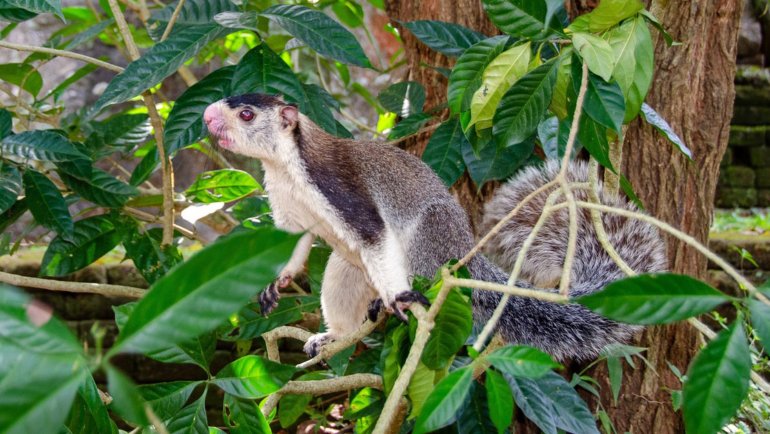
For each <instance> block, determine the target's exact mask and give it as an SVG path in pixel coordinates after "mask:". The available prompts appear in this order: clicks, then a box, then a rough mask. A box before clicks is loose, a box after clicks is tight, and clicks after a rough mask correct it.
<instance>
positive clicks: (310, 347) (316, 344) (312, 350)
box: [302, 333, 334, 358]
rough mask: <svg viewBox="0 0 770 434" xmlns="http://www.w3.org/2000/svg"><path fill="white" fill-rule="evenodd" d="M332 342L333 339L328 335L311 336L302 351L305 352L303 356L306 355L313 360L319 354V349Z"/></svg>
mask: <svg viewBox="0 0 770 434" xmlns="http://www.w3.org/2000/svg"><path fill="white" fill-rule="evenodd" d="M333 340H334V337H333V336H332V335H330V334H329V333H319V334H317V335H313V336H311V337H310V339H308V340H307V342H306V343H305V346H304V347H303V348H302V349H303V350H304V351H305V354H307V355H308V357H310V358H313V357H315V356H317V355H318V354H320V352H321V347H323V346H324V345H326V344H328V343H329V342H331V341H333Z"/></svg>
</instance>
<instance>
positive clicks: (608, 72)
mask: <svg viewBox="0 0 770 434" xmlns="http://www.w3.org/2000/svg"><path fill="white" fill-rule="evenodd" d="M572 44H573V45H574V47H575V50H577V52H578V53H580V56H581V57H582V58H583V61H584V62H586V63H588V70H589V71H591V72H593V73H594V74H596V75H598V76H599V77H601V78H602V79H603V80H604V81H610V79H611V78H612V71H613V69H614V68H615V56H614V55H613V52H612V47H610V44H609V43H608V42H607V41H605V40H604V39H602V38H600V37H598V36H594V35H591V34H589V33H575V34H574V35H573V37H572Z"/></svg>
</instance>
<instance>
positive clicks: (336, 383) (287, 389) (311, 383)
mask: <svg viewBox="0 0 770 434" xmlns="http://www.w3.org/2000/svg"><path fill="white" fill-rule="evenodd" d="M362 387H373V388H375V389H380V390H381V389H382V377H380V376H379V375H374V374H352V375H346V376H344V377H337V378H329V379H326V380H308V381H289V382H288V383H286V384H285V385H284V386H283V387H282V388H281V389H280V390H278V391H277V392H275V393H273V394H272V395H270V396H268V397H267V399H266V400H265V403H264V405H263V406H262V414H264V415H265V416H267V415H269V414H270V413H272V412H273V410H274V409H275V407H276V406H277V405H278V401H280V400H281V398H282V397H283V396H284V395H302V394H311V395H325V394H327V393H335V392H342V391H346V390H353V389H360V388H362Z"/></svg>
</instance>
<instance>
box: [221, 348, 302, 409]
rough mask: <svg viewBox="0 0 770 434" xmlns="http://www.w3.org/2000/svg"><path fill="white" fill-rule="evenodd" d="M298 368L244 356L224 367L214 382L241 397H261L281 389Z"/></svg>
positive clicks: (257, 357)
mask: <svg viewBox="0 0 770 434" xmlns="http://www.w3.org/2000/svg"><path fill="white" fill-rule="evenodd" d="M296 371H297V368H295V367H294V366H291V365H282V364H280V363H275V362H271V361H270V360H267V359H264V358H262V357H259V356H254V355H250V356H244V357H241V358H240V359H238V360H235V361H233V362H231V363H230V364H229V365H227V366H225V367H224V368H222V370H221V371H219V372H218V373H217V375H216V378H215V379H214V384H216V385H217V386H219V387H220V388H222V389H223V390H224V391H225V392H227V393H230V394H232V395H235V396H238V397H241V398H250V399H255V398H261V397H263V396H266V395H269V394H271V393H273V392H275V391H276V390H278V389H280V388H281V387H282V386H283V385H284V384H286V382H287V381H289V380H290V379H291V377H292V376H293V375H294V373H295V372H296Z"/></svg>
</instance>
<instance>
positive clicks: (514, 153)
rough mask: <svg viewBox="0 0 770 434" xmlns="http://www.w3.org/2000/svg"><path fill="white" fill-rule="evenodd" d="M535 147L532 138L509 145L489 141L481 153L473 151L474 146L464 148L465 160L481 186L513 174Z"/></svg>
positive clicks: (474, 178) (469, 171)
mask: <svg viewBox="0 0 770 434" xmlns="http://www.w3.org/2000/svg"><path fill="white" fill-rule="evenodd" d="M534 149H535V144H534V142H533V141H532V140H527V141H526V142H523V143H519V144H517V145H513V146H508V147H502V146H496V145H495V144H494V143H488V144H486V145H485V146H483V147H482V148H481V149H480V150H479V155H476V154H474V153H473V148H472V147H470V146H466V147H465V148H464V149H463V160H464V161H465V165H466V166H467V167H468V173H469V174H470V175H471V179H473V182H475V183H476V186H478V187H479V188H481V186H482V185H484V183H485V182H487V181H491V180H495V179H505V178H507V177H509V176H511V175H512V174H513V172H515V171H516V169H518V168H519V167H521V165H522V164H523V163H524V162H525V161H527V158H529V156H530V155H532V151H533V150H534Z"/></svg>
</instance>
